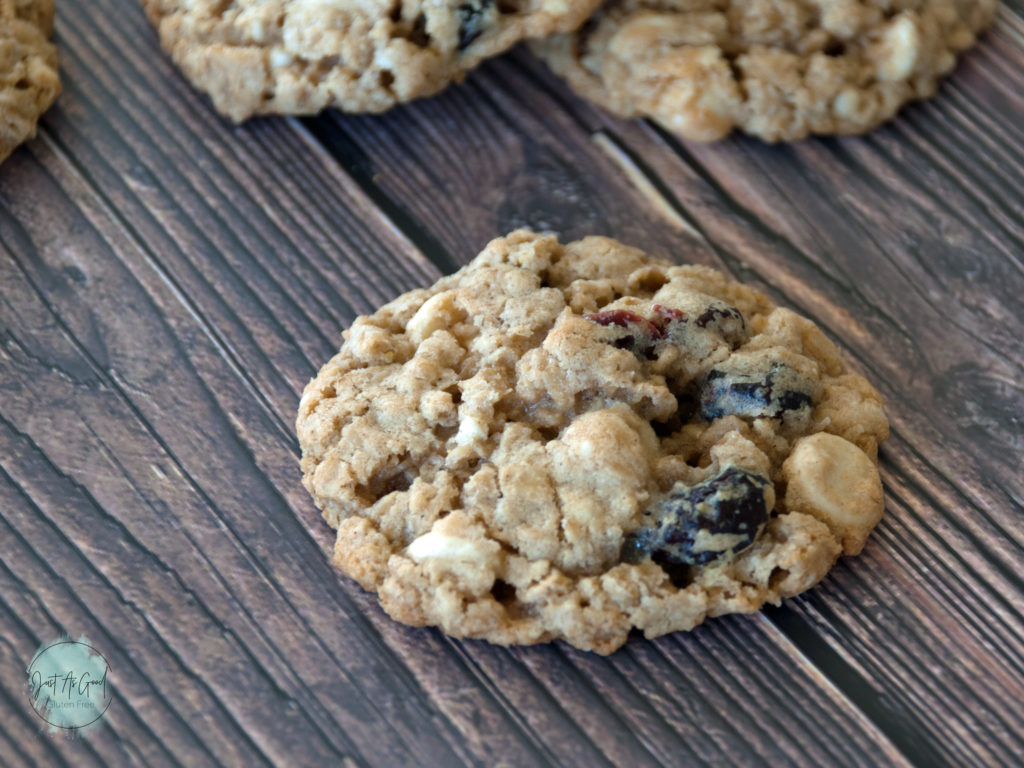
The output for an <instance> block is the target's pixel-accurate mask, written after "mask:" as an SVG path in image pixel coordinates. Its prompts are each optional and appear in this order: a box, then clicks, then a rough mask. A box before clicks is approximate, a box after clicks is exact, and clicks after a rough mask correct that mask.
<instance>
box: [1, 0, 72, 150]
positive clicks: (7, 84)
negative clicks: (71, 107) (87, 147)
mask: <svg viewBox="0 0 1024 768" xmlns="http://www.w3.org/2000/svg"><path fill="white" fill-rule="evenodd" d="M53 16H54V9H53V0H0V162H3V161H4V160H6V159H7V157H8V156H9V155H10V154H11V152H13V151H14V149H15V147H17V146H18V145H19V144H21V143H22V142H24V141H26V140H28V139H31V138H32V137H33V136H35V134H36V124H37V122H38V120H39V117H40V115H42V114H43V112H45V111H46V110H47V109H49V108H50V105H51V104H53V102H54V101H55V100H56V99H57V96H59V95H60V91H61V86H60V78H59V77H58V75H57V49H56V48H55V47H54V46H53V44H51V43H50V37H51V35H53Z"/></svg>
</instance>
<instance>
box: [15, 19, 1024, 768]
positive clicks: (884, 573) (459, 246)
mask: <svg viewBox="0 0 1024 768" xmlns="http://www.w3.org/2000/svg"><path fill="white" fill-rule="evenodd" d="M57 39H58V43H59V45H60V51H61V63H62V67H63V79H64V84H65V92H64V95H63V96H62V97H61V99H60V101H59V103H58V105H57V106H56V108H55V109H54V110H52V111H51V112H50V113H49V114H48V115H47V116H46V118H45V119H44V120H43V123H42V127H41V131H40V136H39V138H38V139H37V140H36V141H34V142H32V143H31V144H29V145H28V146H26V147H24V148H22V149H20V150H19V151H17V152H16V153H15V154H14V155H13V156H12V157H11V158H10V160H9V161H8V162H7V163H6V164H4V166H3V167H0V764H2V765H4V766H7V765H12V766H20V765H26V766H27V765H60V764H64V763H67V764H73V765H151V766H162V765H188V766H202V765H216V764H223V765H232V766H235V765H238V766H243V765H244V766H250V765H263V764H276V765H301V766H312V765H328V764H329V765H338V766H388V767H390V766H413V765H423V766H463V765H473V766H541V765H566V766H587V767H588V768H589V767H591V766H610V765H614V766H630V768H632V767H633V766H679V765H705V764H706V765H725V764H738V765H771V766H782V765H799V766H829V765H841V766H852V765H866V766H870V765H886V766H889V765H894V766H896V765H916V766H946V765H957V766H959V765H964V766H993V765H1020V764H1021V762H1022V760H1024V758H1022V755H1024V575H1022V574H1024V557H1022V545H1024V525H1022V519H1024V518H1022V512H1024V461H1022V455H1024V423H1022V419H1024V204H1022V200H1024V69H1022V68H1024V4H1022V3H1021V0H1012V2H1010V3H1008V4H1006V5H1004V7H1003V8H1002V10H1001V12H1000V15H999V17H998V20H997V22H996V24H995V26H994V28H993V29H992V30H991V31H990V32H989V33H988V34H986V35H985V36H984V38H983V39H982V42H981V44H980V46H979V47H978V48H977V49H976V50H974V51H973V52H971V53H970V54H969V55H968V56H967V57H966V58H965V59H964V61H963V62H962V64H961V65H960V67H959V68H958V69H957V71H956V72H955V74H954V75H953V76H952V77H951V78H950V79H949V80H948V81H947V82H946V84H945V85H944V86H943V88H942V89H941V91H940V93H939V95H938V96H937V97H936V98H935V99H933V100H931V101H929V102H927V103H923V104H917V105H913V106H911V107H909V108H908V109H906V110H904V112H903V113H902V114H901V115H900V117H899V118H898V119H897V120H896V121H894V122H893V123H891V124H890V125H888V126H886V127H885V128H883V129H881V130H879V131H876V132H875V133H872V134H870V135H868V136H866V137H863V138H850V139H826V140H811V141H806V142H801V143H799V144H795V145H782V146H774V147H772V146H767V145H764V144H762V143H759V142H757V141H753V140H749V139H745V138H742V137H737V138H733V139H730V140H728V141H726V142H723V143H720V144H716V145H710V146H700V145H691V144H686V143H683V142H680V141H679V140H677V139H675V138H673V137H672V136H670V135H667V134H665V133H664V132H662V131H661V130H660V129H658V128H657V127H655V126H653V125H651V124H649V123H646V122H642V121H623V120H619V119H615V118H612V117H611V116H609V115H607V114H604V113H602V112H601V111H600V110H598V109H597V108H595V107H592V106H590V105H588V104H586V103H584V102H582V101H580V100H579V99H577V98H575V97H574V96H573V95H572V94H571V93H570V92H569V91H568V90H567V88H566V87H565V86H564V85H562V84H561V83H560V82H558V80H557V79H556V78H554V77H552V76H551V75H550V74H549V73H548V72H547V71H546V70H545V69H544V67H543V66H542V65H540V64H538V63H537V62H536V61H534V60H532V59H531V58H530V57H529V55H528V54H527V53H526V52H525V51H522V50H518V51H514V52H513V53H511V54H510V55H507V56H505V57H502V58H499V59H497V60H494V61H491V62H489V63H487V64H485V65H484V66H483V67H481V68H480V69H479V70H478V71H476V72H475V73H473V74H472V75H471V76H470V77H468V78H467V79H466V81H465V82H464V83H463V84H461V85H459V86H456V87H453V88H450V89H449V90H447V91H446V92H444V93H443V94H441V95H440V96H438V97H436V98H433V99H429V100H424V101H421V102H417V103H414V104H411V105H408V106H405V107H401V108H398V109H395V110H393V111H391V112H390V113H388V114H386V115H383V116H376V117H371V116H348V115H342V114H337V113H327V114H324V115H322V116H320V117H316V118H310V119H303V120H296V119H264V120H256V121H252V122H250V123H248V124H246V125H245V126H243V127H235V126H232V125H230V124H228V123H226V122H224V121H223V120H221V119H220V118H218V117H217V116H216V115H215V114H214V113H213V112H212V111H211V109H210V108H209V106H208V104H207V102H206V101H205V99H204V98H203V97H201V96H200V95H198V94H197V93H196V92H194V91H193V90H192V89H191V88H189V87H188V85H187V84H186V83H185V82H184V81H183V80H182V79H181V77H180V76H179V75H178V74H177V73H176V71H175V70H174V68H173V67H172V66H171V65H170V63H169V62H168V60H167V59H166V58H165V57H164V56H162V55H161V54H160V53H159V52H158V49H157V45H156V40H155V35H154V33H153V31H152V30H151V28H150V27H149V25H148V23H147V22H146V20H145V18H144V16H143V14H142V12H141V10H140V9H139V8H138V7H137V4H136V3H134V2H131V0H62V2H60V3H59V20H58V28H57ZM524 225H525V226H531V227H534V228H538V229H549V230H554V231H557V232H559V233H560V234H561V235H562V236H563V237H565V238H571V237H574V236H580V235H585V234H590V233H600V234H607V235H611V236H614V237H617V238H619V239H621V240H623V241H625V242H629V243H631V244H634V245H637V246H640V247H642V248H644V249H647V250H649V251H651V252H652V253H655V254H657V255H661V256H665V257H668V258H671V259H674V260H677V261H694V262H700V263H706V264H711V265H714V266H716V267H719V268H722V269H725V270H727V271H729V272H730V273H732V274H733V275H735V276H736V277H737V278H740V279H743V280H745V281H749V282H751V283H753V284H755V285H757V286H759V287H760V288H762V289H763V290H765V291H766V292H767V293H768V294H769V295H771V296H772V298H774V299H775V300H776V301H778V302H780V303H783V304H785V305H787V306H790V307H792V308H794V309H796V310H797V311H799V312H801V313H803V314H805V315H807V316H809V317H811V318H812V319H814V320H815V321H816V322H818V323H819V324H820V325H821V326H822V327H823V328H824V329H825V330H826V332H827V333H828V334H829V335H830V336H831V337H832V338H833V339H835V340H836V341H837V342H838V343H839V344H840V345H841V347H842V348H843V349H844V350H845V352H846V353H847V355H848V358H849V359H850V361H851V362H852V364H853V365H854V366H855V367H856V368H857V369H858V370H860V371H861V372H863V373H864V374H865V375H867V376H868V377H869V378H870V379H871V380H872V381H873V382H874V383H875V384H876V385H877V386H878V387H879V388H880V389H881V391H882V392H883V394H884V395H885V397H886V399H887V403H888V412H889V417H890V419H891V421H892V426H893V435H892V438H891V440H890V441H889V442H888V443H886V444H885V446H884V449H883V451H882V470H883V479H884V482H885V486H886V496H887V514H886V517H885V519H884V520H883V522H882V524H881V526H880V527H879V529H878V531H877V533H876V534H875V535H874V537H873V538H872V540H871V542H870V543H869V545H868V547H867V549H866V550H865V552H864V554H863V555H862V556H861V557H859V558H856V559H852V560H847V561H844V562H842V563H840V564H839V565H838V566H837V567H836V569H835V570H834V571H833V573H832V574H831V575H830V576H829V577H828V578H827V579H826V581H825V582H824V583H823V584H821V585H820V586H819V587H817V588H816V589H814V590H813V591H811V592H810V593H808V594H807V595H806V596H803V597H800V598H797V599H793V600H789V601H787V602H786V603H785V604H784V605H783V606H782V607H780V608H777V609H772V610H769V611H767V612H765V613H764V614H759V615H754V616H749V617H729V618H725V619H719V620H715V621H712V622H709V623H708V624H706V625H705V626H703V627H700V628H698V629H697V630H695V631H694V632H692V633H688V634H676V635H672V636H668V637H664V638H661V639H658V640H656V641H653V642H649V641H645V640H643V639H642V638H639V637H638V638H635V639H632V640H631V641H630V642H629V643H628V644H627V646H626V647H625V648H624V649H623V650H621V651H620V652H618V653H616V654H614V655H612V656H610V657H607V658H602V657H598V656H594V655H590V654H586V653H581V652H577V651H575V650H573V649H571V648H568V647H566V646H564V645H559V644H556V645H551V646H539V647H531V648H514V649H503V648H497V647H493V646H490V645H487V644H485V643H481V642H460V641H456V640H452V639H450V638H447V637H445V636H443V635H441V634H440V633H438V632H436V631H434V630H430V629H413V628H408V627H405V626H402V625H399V624H396V623H394V622H392V621H390V620H389V619H388V618H387V616H386V615H384V614H383V612H382V611H381V610H380V609H379V608H378V607H377V604H376V601H375V599H374V598H373V596H372V595H368V594H366V593H364V592H363V591H362V590H360V589H359V588H358V587H357V586H355V585H354V584H353V583H352V582H350V581H348V580H346V579H345V578H343V577H341V576H339V575H338V574H337V573H336V572H335V571H334V570H333V569H332V567H331V565H330V563H329V551H330V547H331V542H332V537H331V535H330V531H329V530H328V529H327V527H326V526H325V525H324V524H323V523H322V521H321V520H320V518H319V516H318V514H317V512H316V510H315V508H314V507H313V505H312V503H311V501H310V500H309V498H308V496H307V494H306V492H305V491H304V490H303V488H302V487H301V485H300V483H299V472H298V467H297V460H298V449H297V443H296V439H295V437H294V434H293V430H292V420H293V414H294V412H295V409H296V406H297V402H298V397H299V393H300V392H301V390H302V387H303V385H304V384H305V382H306V381H307V380H308V379H309V377H310V376H312V375H313V373H314V372H315V371H316V369H317V368H318V366H319V364H320V363H322V362H323V361H325V360H326V359H327V358H328V357H329V356H330V355H331V354H332V352H333V351H334V350H335V349H336V348H337V346H338V345H339V343H340V331H341V329H342V328H343V327H345V326H346V325H347V324H348V323H350V322H351V321H352V319H353V318H354V317H355V316H356V315H357V314H359V313H362V312H368V311H372V310H373V309H374V308H375V307H376V306H377V305H379V304H380V303H382V302H383V301H386V300H388V299H390V298H393V297H394V296H396V295H397V294H399V293H401V292H402V291H405V290H408V289H410V288H413V287H417V286H423V285H427V284H429V283H430V282H432V281H433V280H434V279H436V277H438V276H439V275H441V274H443V273H446V272H449V271H451V270H453V269H455V268H456V267H457V266H458V265H460V264H463V263H465V262H466V261H468V260H469V259H470V258H472V256H473V255H474V254H475V253H476V252H477V251H479V249H480V248H481V247H482V246H483V245H484V244H485V243H486V242H487V240H489V239H490V238H491V237H493V236H495V235H497V234H501V233H504V232H506V231H508V230H509V229H512V228H514V227H517V226H524ZM62 634H67V635H71V636H72V637H79V636H81V635H85V636H87V637H88V638H89V639H90V641H91V642H92V643H93V644H94V645H95V646H96V647H97V648H98V649H99V650H101V651H102V652H103V653H104V654H105V655H106V657H107V658H108V660H109V662H110V667H111V669H112V673H111V674H112V679H113V683H114V687H115V697H114V701H113V703H112V704H111V706H110V709H109V710H108V712H107V715H106V717H105V724H104V726H103V727H102V728H101V729H99V730H96V731H95V732H93V733H92V734H90V735H89V736H88V737H87V738H82V739H78V740H74V741H71V740H67V739H64V738H60V737H52V736H50V735H48V734H46V733H43V732H42V729H41V726H42V725H43V724H42V722H41V721H40V720H39V719H38V718H37V717H36V716H35V714H34V713H33V712H32V710H31V709H30V707H29V703H28V699H27V696H26V693H25V683H26V675H25V670H26V667H27V665H28V663H29V661H30V660H31V658H32V655H33V653H34V652H35V650H36V649H37V648H39V647H40V646H41V645H42V644H44V643H46V642H48V641H52V640H54V639H56V638H57V637H58V636H60V635H62Z"/></svg>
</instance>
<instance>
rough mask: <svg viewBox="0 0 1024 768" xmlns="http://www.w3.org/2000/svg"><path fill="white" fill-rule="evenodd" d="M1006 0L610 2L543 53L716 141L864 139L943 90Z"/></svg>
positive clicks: (598, 88)
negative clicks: (943, 81) (960, 57)
mask: <svg viewBox="0 0 1024 768" xmlns="http://www.w3.org/2000/svg"><path fill="white" fill-rule="evenodd" d="M996 6H997V0H900V2H897V3H891V2H888V0H720V1H719V0H715V1H714V2H713V1H712V0H686V1H685V2H676V1H675V0H611V1H610V2H608V3H606V4H605V5H604V6H602V8H601V9H600V10H599V11H598V12H597V13H596V14H595V16H594V17H593V18H592V19H591V20H590V21H588V22H587V24H585V25H584V26H583V28H582V29H580V30H579V31H577V32H575V33H571V34H566V35H559V36H556V37H554V38H551V39H548V40H543V41H539V42H537V43H535V44H534V45H533V50H534V51H535V52H536V53H537V54H538V55H539V56H540V57H541V58H542V59H544V61H546V62H547V64H548V66H550V67H551V69H552V70H553V71H554V72H556V73H557V74H559V75H561V76H562V77H564V78H565V79H566V80H567V81H568V82H569V84H570V85H571V86H572V87H573V88H574V89H575V90H576V91H577V92H578V93H579V94H580V95H581V96H583V97H584V98H587V99H590V100H591V101H593V102H595V103H597V104H599V105H601V106H602V107H605V108H606V109H608V110H610V111H612V112H615V113H616V114H619V115H622V116H624V117H638V116H644V117H651V118H653V119H655V120H656V121H658V122H659V123H660V124H661V125H663V126H664V127H665V128H666V129H667V130H669V131H672V132H674V133H677V134H679V135H680V136H682V137H684V138H687V139H692V140H696V141H714V140H716V139H720V138H722V137H724V136H725V135H726V134H728V133H729V132H730V131H731V130H732V129H733V128H739V129H741V130H743V131H745V132H747V133H749V134H752V135H754V136H759V137H760V138H762V139H764V140H765V141H769V142H775V141H789V140H795V139H801V138H804V137H805V136H807V135H808V134H856V133H863V132H864V131H868V130H870V129H872V128H874V127H876V126H877V125H879V124H880V123H882V122H884V121H886V120H888V119H889V118H891V117H892V116H893V115H895V114H896V112H897V110H899V108H900V107H901V106H902V105H903V104H905V103H906V102H908V101H911V100H913V99H923V98H927V97H929V96H931V95H932V94H933V93H935V89H936V87H937V84H938V81H939V79H940V78H941V77H942V76H943V75H946V74H948V73H949V72H950V70H952V69H953V66H954V64H955V63H956V55H957V53H959V52H961V51H963V50H965V49H966V48H969V47H970V46H971V45H973V44H974V42H975V35H976V34H977V33H978V32H979V31H980V30H981V29H982V28H984V27H985V26H986V25H987V24H988V23H989V22H990V21H991V20H992V18H993V16H994V14H995V10H996Z"/></svg>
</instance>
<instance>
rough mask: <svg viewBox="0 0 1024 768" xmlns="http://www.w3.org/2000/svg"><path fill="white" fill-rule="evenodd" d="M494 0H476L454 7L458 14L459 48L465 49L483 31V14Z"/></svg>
mask: <svg viewBox="0 0 1024 768" xmlns="http://www.w3.org/2000/svg"><path fill="white" fill-rule="evenodd" d="M493 3H494V0H477V2H473V3H463V4H462V5H459V6H457V7H456V9H455V10H456V12H457V13H458V14H459V48H458V49H459V50H460V51H462V50H465V49H466V48H468V47H469V45H470V43H472V42H473V41H474V40H476V39H477V38H478V37H480V35H482V34H483V33H484V16H485V15H486V13H487V9H488V8H490V7H491V5H493Z"/></svg>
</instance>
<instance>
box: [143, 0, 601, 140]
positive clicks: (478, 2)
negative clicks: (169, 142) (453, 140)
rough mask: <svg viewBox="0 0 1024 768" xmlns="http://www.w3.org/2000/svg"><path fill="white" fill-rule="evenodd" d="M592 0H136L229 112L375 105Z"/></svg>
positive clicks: (441, 78) (464, 66) (554, 23)
mask: <svg viewBox="0 0 1024 768" xmlns="http://www.w3.org/2000/svg"><path fill="white" fill-rule="evenodd" d="M598 2H599V0H370V1H369V2H353V1H352V0H228V1H227V2H220V1H215V0H143V4H144V5H145V7H146V11H147V12H148V14H149V16H150V18H151V20H152V21H153V22H154V23H155V24H156V25H157V28H158V30H159V34H160V41H161V43H162V45H163V47H164V48H165V49H166V50H167V51H168V52H169V53H170V54H171V57H172V58H173V59H174V61H175V62H176V63H177V65H178V66H179V67H181V69H182V70H183V71H184V73H185V75H186V76H187V77H188V79H189V80H190V81H191V82H192V83H193V84H194V85H195V86H196V87H197V88H199V89H200V90H203V91H205V92H206V93H208V94H209V95H210V97H211V98H212V99H213V104H214V106H215V107H216V108H217V110H218V111H220V112H222V113H223V114H225V115H227V116H228V117H230V118H231V119H233V120H235V121H242V120H244V119H246V118H247V117H250V116H252V115H256V114H313V113H316V112H319V111H320V110H322V109H324V108H326V107H337V108H339V109H342V110H345V111H348V112H382V111H384V110H386V109H388V108H389V107H392V106H394V105H395V104H399V103H402V102H406V101H409V100H411V99H415V98H418V97H420V96H429V95H431V94H433V93H436V92H437V91H440V90H441V89H442V88H444V87H445V86H446V85H447V84H448V83H450V82H451V81H452V80H458V79H460V78H461V77H462V75H463V74H464V73H465V72H467V71H468V70H470V69H472V68H473V67H475V66H476V65H477V64H479V63H480V62H481V61H482V60H484V59H485V58H487V57H489V56H494V55H495V54H497V53H500V52H502V51H504V50H505V49H507V48H509V47H510V46H512V45H514V44H515V43H517V42H519V41H520V40H524V39H527V38H535V37H542V36H545V35H550V34H554V33H557V32H568V31H570V30H572V29H575V28H576V27H577V26H579V25H580V24H581V23H582V22H583V20H584V19H586V17H587V16H588V15H589V14H590V13H591V12H592V11H593V10H594V8H596V7H597V4H598Z"/></svg>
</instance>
